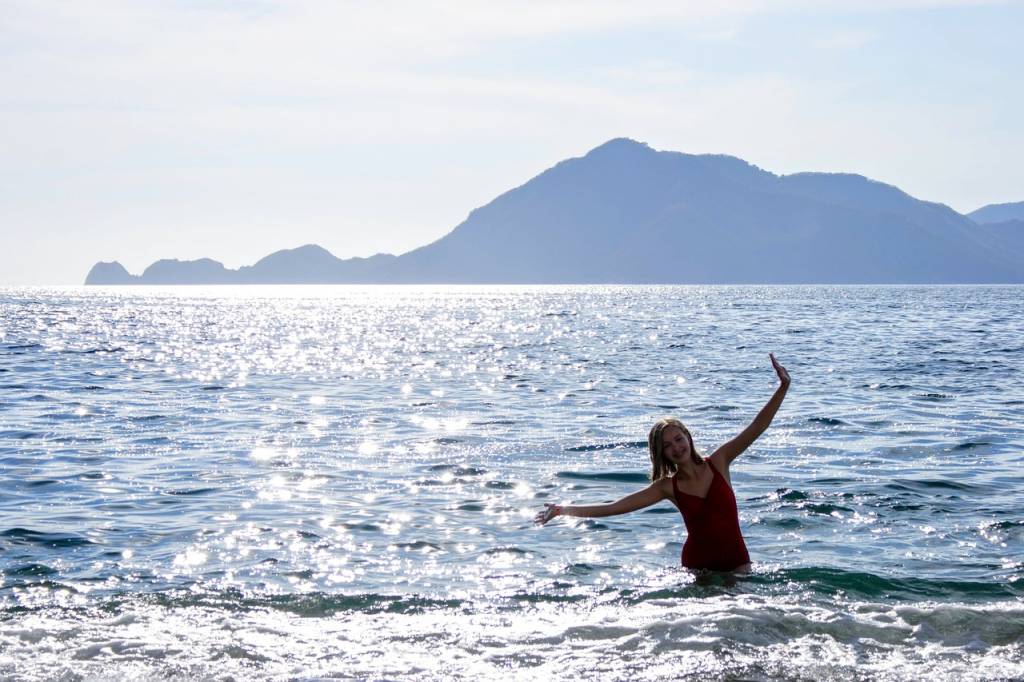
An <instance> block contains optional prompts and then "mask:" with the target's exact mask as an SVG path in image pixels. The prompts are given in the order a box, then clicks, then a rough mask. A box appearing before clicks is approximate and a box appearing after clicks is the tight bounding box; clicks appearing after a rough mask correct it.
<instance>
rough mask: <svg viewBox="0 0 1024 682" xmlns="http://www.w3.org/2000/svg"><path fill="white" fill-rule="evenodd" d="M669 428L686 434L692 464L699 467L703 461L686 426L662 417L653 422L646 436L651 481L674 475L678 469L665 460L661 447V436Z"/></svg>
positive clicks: (670, 418) (675, 420)
mask: <svg viewBox="0 0 1024 682" xmlns="http://www.w3.org/2000/svg"><path fill="white" fill-rule="evenodd" d="M670 426H674V427H676V428H677V429H679V430H680V431H682V432H683V433H684V434H686V439H687V440H688V441H690V457H692V458H693V463H694V464H697V465H698V466H699V465H700V464H702V463H703V461H704V460H702V459H701V456H700V453H698V452H697V448H695V447H694V445H693V436H692V435H691V434H690V430H689V429H688V428H686V425H685V424H683V422H681V421H679V420H678V419H675V418H673V417H664V418H662V419H659V420H658V421H656V422H654V426H652V427H651V432H650V433H649V434H647V449H648V450H649V451H650V453H651V474H650V476H651V480H652V481H657V480H658V479H659V478H661V477H662V476H668V475H672V474H675V473H676V470H677V469H678V468H679V467H677V466H676V465H675V463H673V462H670V461H669V460H667V459H665V453H664V448H663V447H662V442H661V434H662V433H663V432H664V431H665V429H667V428H669V427H670Z"/></svg>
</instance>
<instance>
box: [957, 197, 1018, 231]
mask: <svg viewBox="0 0 1024 682" xmlns="http://www.w3.org/2000/svg"><path fill="white" fill-rule="evenodd" d="M967 217H968V218H970V219H971V220H973V221H974V222H976V223H978V224H979V225H981V224H986V223H1005V222H1008V221H1011V220H1020V221H1024V201H1018V202H1015V203H1009V204H989V205H988V206H982V207H981V208H979V209H977V210H976V211H971V212H970V213H968V214H967Z"/></svg>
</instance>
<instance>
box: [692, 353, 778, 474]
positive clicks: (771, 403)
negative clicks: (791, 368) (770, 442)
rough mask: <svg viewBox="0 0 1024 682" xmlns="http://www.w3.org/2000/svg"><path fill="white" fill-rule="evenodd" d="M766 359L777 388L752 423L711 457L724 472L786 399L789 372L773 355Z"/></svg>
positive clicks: (767, 423)
mask: <svg viewBox="0 0 1024 682" xmlns="http://www.w3.org/2000/svg"><path fill="white" fill-rule="evenodd" d="M768 357H769V358H771V360H772V367H774V368H775V373H776V374H777V375H778V376H779V387H778V388H777V389H775V394H774V395H772V397H771V398H770V399H769V400H768V402H767V403H765V406H764V407H762V408H761V411H760V412H758V413H757V416H756V417H754V421H752V422H750V425H749V426H748V427H747V428H745V429H743V430H742V431H740V432H739V434H738V435H737V436H736V437H735V438H733V439H732V440H730V441H728V442H726V443H723V444H722V446H721V447H720V448H718V449H717V450H715V452H714V454H712V455H711V457H712V458H713V459H716V460H718V461H719V462H720V464H721V466H720V468H722V469H723V470H724V471H728V467H729V464H731V463H732V461H733V460H734V459H736V458H737V457H739V456H740V455H741V454H742V453H743V451H744V450H746V449H747V448H749V447H750V444H751V443H753V442H754V441H755V440H757V437H758V436H760V435H761V434H762V433H764V430H765V429H767V428H768V425H769V424H771V423H772V419H774V418H775V413H776V412H778V411H779V406H780V405H782V400H783V398H785V397H786V391H788V390H789V372H787V371H786V368H785V367H783V366H782V365H780V364H779V361H778V360H776V359H775V355H773V354H772V353H769V354H768Z"/></svg>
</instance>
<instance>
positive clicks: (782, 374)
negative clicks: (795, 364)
mask: <svg viewBox="0 0 1024 682" xmlns="http://www.w3.org/2000/svg"><path fill="white" fill-rule="evenodd" d="M768 357H770V358H771V359H772V367H774V368H775V373H776V374H778V375H779V383H780V384H782V385H783V386H787V387H788V386H789V372H787V371H786V368H785V367H783V366H782V365H780V364H779V361H778V360H776V359H775V353H769V354H768Z"/></svg>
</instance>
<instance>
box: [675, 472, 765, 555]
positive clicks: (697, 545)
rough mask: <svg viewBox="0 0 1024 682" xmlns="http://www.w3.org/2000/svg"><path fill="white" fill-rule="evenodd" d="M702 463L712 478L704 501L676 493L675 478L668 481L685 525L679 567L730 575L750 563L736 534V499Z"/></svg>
mask: <svg viewBox="0 0 1024 682" xmlns="http://www.w3.org/2000/svg"><path fill="white" fill-rule="evenodd" d="M704 462H705V464H707V465H708V466H709V467H711V473H712V476H713V477H714V478H713V479H712V480H711V487H710V488H708V494H707V495H706V496H705V497H697V496H696V495H690V494H689V493H684V492H683V491H682V490H680V489H679V483H678V482H677V481H676V477H675V476H673V477H672V490H673V491H674V492H675V497H676V505H678V507H679V511H680V512H682V514H683V522H684V523H685V524H686V542H685V543H684V544H683V557H682V560H683V566H685V567H686V568H704V569H710V570H712V571H731V570H733V569H736V568H739V567H740V566H742V565H743V564H748V563H750V555H749V554H747V545H746V544H745V543H744V542H743V534H742V533H740V518H739V512H738V511H737V510H736V496H735V495H734V494H733V492H732V488H730V487H729V483H728V482H727V481H726V480H725V477H724V476H722V474H721V473H719V471H718V469H716V468H715V465H714V464H712V463H711V462H709V461H708V460H704Z"/></svg>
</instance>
